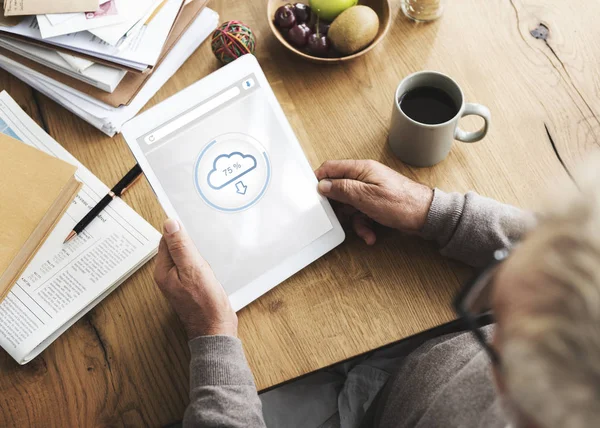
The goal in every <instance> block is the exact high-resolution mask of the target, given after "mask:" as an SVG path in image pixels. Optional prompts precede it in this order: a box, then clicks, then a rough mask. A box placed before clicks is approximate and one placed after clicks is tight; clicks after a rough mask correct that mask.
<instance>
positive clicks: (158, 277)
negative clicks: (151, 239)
mask: <svg viewBox="0 0 600 428" xmlns="http://www.w3.org/2000/svg"><path fill="white" fill-rule="evenodd" d="M173 266H175V264H174V263H173V259H171V255H170V254H169V249H168V248H167V242H166V241H165V238H162V239H161V240H160V244H159V245H158V254H157V255H156V265H155V266H154V281H156V282H157V283H158V284H162V283H163V282H164V280H165V278H166V277H167V275H168V273H169V271H170V270H171V269H172V268H173Z"/></svg>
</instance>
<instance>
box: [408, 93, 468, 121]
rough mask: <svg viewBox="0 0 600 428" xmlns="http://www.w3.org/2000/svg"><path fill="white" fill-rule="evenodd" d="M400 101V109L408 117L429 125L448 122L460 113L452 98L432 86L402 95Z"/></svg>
mask: <svg viewBox="0 0 600 428" xmlns="http://www.w3.org/2000/svg"><path fill="white" fill-rule="evenodd" d="M399 101H400V108H401V109H402V111H403V112H404V113H405V114H406V115H407V116H408V117H410V118H411V119H412V120H415V121H417V122H420V123H426V124H428V125H435V124H438V123H444V122H447V121H449V120H450V119H452V118H453V117H454V116H456V113H458V106H457V105H456V103H455V102H454V100H453V99H452V97H451V96H450V95H448V94H447V93H446V92H444V91H442V90H441V89H438V88H434V87H431V86H423V87H420V88H415V89H412V90H410V91H408V92H406V93H405V94H404V95H402V97H400V100H399Z"/></svg>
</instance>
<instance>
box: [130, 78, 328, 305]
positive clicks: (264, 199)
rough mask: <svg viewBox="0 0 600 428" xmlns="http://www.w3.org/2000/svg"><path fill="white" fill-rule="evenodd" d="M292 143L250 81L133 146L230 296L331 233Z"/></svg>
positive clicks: (299, 153)
mask: <svg viewBox="0 0 600 428" xmlns="http://www.w3.org/2000/svg"><path fill="white" fill-rule="evenodd" d="M293 138H294V137H293V135H290V133H289V132H288V131H286V128H285V127H284V126H283V125H282V124H281V123H280V121H279V120H278V118H277V116H276V114H275V112H274V110H273V107H272V105H271V104H270V102H269V99H268V96H267V94H266V93H265V91H263V90H262V88H261V85H260V83H259V81H258V80H257V79H256V77H255V76H254V75H253V74H250V75H248V76H246V77H244V78H243V79H241V80H239V81H237V82H235V83H234V84H232V85H231V86H229V87H228V88H226V89H224V90H223V91H221V92H219V93H218V94H216V95H215V96H213V97H211V98H208V99H206V100H201V101H199V102H198V104H197V105H196V106H194V107H192V108H191V109H188V110H187V111H185V112H183V113H182V114H181V115H179V116H177V117H175V118H173V119H171V120H169V121H167V122H165V123H157V124H156V127H155V128H154V129H153V130H152V131H150V132H149V133H147V134H145V135H143V136H141V137H140V138H138V140H137V141H138V144H139V147H140V148H141V150H142V152H143V153H144V155H145V157H146V159H147V161H148V163H149V164H150V166H151V167H152V170H153V172H154V174H155V175H156V176H157V178H158V180H159V181H160V184H161V185H162V187H163V190H164V192H165V193H166V195H167V196H168V198H169V200H170V202H171V204H172V206H173V208H174V209H175V211H176V212H177V215H178V216H179V218H180V219H181V222H182V223H183V225H184V227H185V228H186V229H187V231H188V233H189V234H190V235H191V237H192V239H193V241H194V243H195V244H196V246H197V247H198V249H199V250H200V253H201V254H202V255H203V256H204V257H205V258H206V260H207V261H208V262H209V263H210V265H211V267H212V268H213V270H214V271H215V274H216V276H217V278H218V279H219V280H220V281H221V283H222V284H223V286H224V287H225V289H226V291H227V292H228V293H229V294H232V293H234V292H236V291H237V290H239V289H241V288H242V287H244V286H245V285H246V284H248V283H250V282H251V281H252V280H254V279H256V278H257V277H259V276H260V275H262V274H263V273H265V272H267V271H269V270H270V269H272V268H273V267H275V266H277V265H278V264H280V263H281V262H283V261H284V260H285V259H286V258H288V257H290V256H293V255H294V254H296V253H297V252H299V251H300V250H301V249H302V248H304V247H306V246H307V245H309V244H311V243H312V242H314V241H315V240H317V239H318V238H320V237H321V236H323V235H325V234H326V233H327V232H329V231H330V230H331V229H332V228H333V226H332V224H331V222H330V220H329V218H328V216H327V213H326V211H325V210H324V208H323V206H322V205H321V199H320V197H319V196H318V194H317V192H316V180H315V178H314V175H313V174H312V171H310V168H309V167H308V166H307V164H306V162H305V161H304V155H303V153H302V151H301V149H300V148H299V147H298V146H297V144H296V142H295V140H293Z"/></svg>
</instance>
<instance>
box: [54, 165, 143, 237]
mask: <svg viewBox="0 0 600 428" xmlns="http://www.w3.org/2000/svg"><path fill="white" fill-rule="evenodd" d="M141 176H142V167H141V166H140V165H139V164H135V166H134V167H133V168H131V171H129V172H128V173H127V174H125V177H123V178H121V180H120V181H119V182H118V183H117V185H116V186H115V187H113V188H112V190H111V191H110V192H108V195H106V196H105V197H103V198H102V199H101V200H100V202H98V204H97V205H96V206H95V207H94V208H92V209H91V210H90V212H89V213H87V215H86V216H85V217H84V218H83V219H82V220H81V221H80V222H79V223H77V224H76V225H75V227H74V228H73V230H72V231H71V233H69V236H67V239H65V242H64V243H65V244H66V243H67V242H69V241H70V240H71V239H73V238H75V237H76V236H77V235H78V234H80V233H81V232H82V231H83V229H85V228H86V227H87V226H88V225H89V224H90V223H91V222H92V221H93V220H94V219H95V218H96V217H98V214H100V213H101V212H102V210H104V208H106V207H107V206H108V204H110V202H111V201H112V200H113V199H114V198H116V197H120V196H121V195H123V193H125V192H126V191H127V189H129V188H130V187H131V186H132V185H133V184H134V183H135V182H136V181H137V180H138V179H139V178H140V177H141Z"/></svg>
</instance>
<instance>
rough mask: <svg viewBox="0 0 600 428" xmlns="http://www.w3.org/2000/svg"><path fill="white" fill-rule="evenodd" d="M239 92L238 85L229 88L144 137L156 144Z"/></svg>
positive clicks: (148, 142)
mask: <svg viewBox="0 0 600 428" xmlns="http://www.w3.org/2000/svg"><path fill="white" fill-rule="evenodd" d="M239 94H240V88H239V87H237V86H235V87H233V88H231V89H228V90H227V91H225V92H223V93H222V94H220V95H218V96H216V97H214V98H213V99H212V100H210V101H207V102H205V103H204V104H201V105H199V106H198V107H196V108H195V109H193V110H191V111H189V112H187V113H186V114H184V115H183V116H180V117H178V118H177V119H175V120H174V121H173V122H170V123H168V124H167V125H165V126H163V127H162V128H158V129H157V130H156V131H154V132H153V133H152V134H150V135H147V136H146V138H144V141H145V142H146V144H148V145H150V144H154V143H156V142H157V141H158V140H160V139H161V138H164V137H166V136H167V135H169V134H171V133H172V132H175V131H177V130H178V129H181V128H183V127H184V126H185V125H187V124H188V123H190V122H193V121H194V120H196V119H198V118H199V117H200V116H203V115H205V114H206V113H208V112H210V111H212V110H214V109H216V108H218V107H220V106H222V105H223V104H225V103H226V102H228V101H231V100H232V99H234V98H235V97H237V96H238V95H239Z"/></svg>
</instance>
